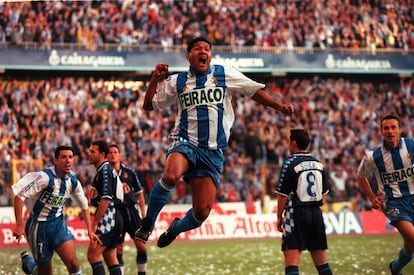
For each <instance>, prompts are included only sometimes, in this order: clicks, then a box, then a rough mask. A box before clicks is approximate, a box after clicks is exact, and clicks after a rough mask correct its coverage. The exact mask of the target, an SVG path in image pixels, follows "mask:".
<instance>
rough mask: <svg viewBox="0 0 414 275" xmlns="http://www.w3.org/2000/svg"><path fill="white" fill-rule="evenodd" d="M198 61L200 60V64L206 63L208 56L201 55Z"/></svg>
mask: <svg viewBox="0 0 414 275" xmlns="http://www.w3.org/2000/svg"><path fill="white" fill-rule="evenodd" d="M198 62H200V64H206V62H207V58H206V57H205V56H201V57H200V58H199V59H198Z"/></svg>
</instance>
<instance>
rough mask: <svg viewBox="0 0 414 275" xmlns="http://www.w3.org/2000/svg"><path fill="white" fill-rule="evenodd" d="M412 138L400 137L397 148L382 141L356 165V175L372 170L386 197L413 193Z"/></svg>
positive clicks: (413, 144) (413, 151)
mask: <svg viewBox="0 0 414 275" xmlns="http://www.w3.org/2000/svg"><path fill="white" fill-rule="evenodd" d="M413 164H414V139H413V138H401V139H400V143H399V145H398V147H397V148H394V149H393V148H390V147H389V146H388V145H386V144H385V143H383V144H382V145H381V146H378V147H377V148H376V149H375V150H373V151H370V152H369V153H367V155H366V156H365V158H364V159H363V160H362V161H361V164H360V165H359V167H358V176H359V177H361V178H366V177H368V176H369V175H370V173H372V172H374V175H375V177H376V180H377V182H378V188H379V191H380V192H382V193H383V192H385V194H386V195H387V197H388V198H401V197H405V196H410V195H413V194H414V165H413Z"/></svg>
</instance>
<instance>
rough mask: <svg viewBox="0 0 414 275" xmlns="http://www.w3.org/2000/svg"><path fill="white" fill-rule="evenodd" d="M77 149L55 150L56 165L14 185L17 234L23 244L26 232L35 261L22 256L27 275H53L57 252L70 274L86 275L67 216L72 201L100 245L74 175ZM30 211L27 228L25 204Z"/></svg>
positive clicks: (15, 232) (90, 236)
mask: <svg viewBox="0 0 414 275" xmlns="http://www.w3.org/2000/svg"><path fill="white" fill-rule="evenodd" d="M72 165H73V149H72V147H70V146H65V145H61V146H58V147H57V148H56V150H55V166H53V167H48V168H45V169H43V170H41V171H37V172H30V173H28V174H26V175H25V176H24V177H22V178H21V179H20V180H19V181H18V182H17V183H16V184H14V185H13V186H12V190H13V193H14V195H15V196H14V198H13V207H14V213H15V217H16V228H15V229H14V231H13V235H14V236H15V237H16V238H17V240H18V241H20V239H21V237H22V236H23V234H24V233H26V237H27V241H28V243H29V246H30V249H31V251H32V254H33V257H34V260H33V258H32V257H31V256H29V255H28V254H27V253H26V252H23V253H22V260H23V271H24V272H25V273H26V274H52V273H53V268H52V256H53V251H56V253H58V255H59V256H60V258H61V259H62V261H63V262H64V264H65V265H66V268H67V269H68V272H69V273H70V274H82V272H81V271H80V269H79V263H78V260H77V258H76V254H75V246H74V243H73V239H74V237H73V235H72V233H71V232H70V231H69V229H68V227H67V225H66V221H65V215H64V205H65V202H66V201H67V199H68V198H70V199H71V200H72V201H73V202H74V203H75V204H78V205H79V206H80V208H81V210H82V212H81V213H82V215H83V220H84V221H85V224H86V228H87V230H88V236H89V238H90V241H91V242H94V243H100V240H99V237H98V236H97V235H95V234H94V232H93V230H92V226H91V222H90V214H89V207H88V200H87V198H86V196H85V194H84V192H83V187H82V184H81V183H80V181H79V180H78V179H77V178H76V177H75V175H74V174H73V172H71V169H72ZM24 204H25V206H26V209H27V211H28V212H29V218H28V219H27V221H26V226H25V227H24V222H23V215H22V213H23V205H24Z"/></svg>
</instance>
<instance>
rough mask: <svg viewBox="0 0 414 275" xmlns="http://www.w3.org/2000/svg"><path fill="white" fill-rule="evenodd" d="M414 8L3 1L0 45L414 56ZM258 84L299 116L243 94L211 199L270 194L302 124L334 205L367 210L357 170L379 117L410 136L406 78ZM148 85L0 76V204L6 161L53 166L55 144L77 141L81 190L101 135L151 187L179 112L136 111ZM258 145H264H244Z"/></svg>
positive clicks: (95, 77)
mask: <svg viewBox="0 0 414 275" xmlns="http://www.w3.org/2000/svg"><path fill="white" fill-rule="evenodd" d="M410 3H411V2H410V1H398V3H394V2H389V3H388V2H386V1H348V2H345V3H343V2H342V1H319V0H318V1H309V2H308V1H220V0H217V1H208V2H207V8H206V7H205V6H204V5H205V4H206V2H204V1H85V2H81V1H47V2H46V1H32V2H7V1H5V2H2V3H1V4H0V45H5V46H7V47H18V46H27V45H29V46H30V47H34V48H50V47H53V46H56V45H61V46H64V47H70V46H71V45H78V46H80V47H84V48H86V49H89V50H96V49H98V48H103V49H104V48H105V47H108V45H116V46H119V45H120V46H136V47H139V46H140V45H161V46H181V45H184V44H185V43H186V41H187V40H188V39H189V38H190V37H192V36H195V35H204V36H206V37H208V38H209V39H210V40H211V41H212V42H213V44H214V45H217V46H241V47H250V46H257V47H260V48H268V47H282V48H288V49H293V48H298V47H300V48H305V49H310V48H314V49H315V48H317V49H319V50H326V49H334V48H350V49H356V50H358V49H369V50H375V49H398V50H402V51H408V50H411V49H414V25H413V10H412V9H411V6H410V5H411V4H410ZM247 22H250V23H247ZM304 22H307V24H304ZM254 78H255V79H256V80H258V81H262V82H266V84H267V89H268V92H269V93H271V94H272V95H273V96H275V97H280V98H281V100H283V101H285V100H286V101H287V100H291V101H293V102H294V103H295V107H296V109H297V110H298V113H297V114H296V116H295V117H294V121H291V120H287V119H285V118H283V117H282V116H279V114H277V113H276V112H273V111H269V110H268V109H264V108H263V107H261V106H256V105H254V104H252V103H251V102H249V101H247V100H246V101H245V100H243V98H238V99H236V100H235V102H237V105H236V108H235V112H236V122H235V126H234V128H233V134H232V137H231V140H230V144H229V148H228V149H227V153H226V165H225V171H224V172H223V178H222V183H223V184H222V188H221V189H220V190H219V192H218V196H217V200H218V201H229V200H231V201H233V200H241V201H245V200H246V198H247V197H249V198H250V197H253V199H254V200H258V199H260V198H262V195H263V193H267V194H270V195H271V194H272V188H273V186H272V185H273V184H274V180H275V175H274V174H272V173H268V174H266V175H265V177H266V182H267V184H266V185H267V188H266V189H263V188H262V183H261V177H262V175H261V170H260V167H261V165H262V164H269V165H278V164H281V163H282V161H283V159H284V158H285V157H286V156H287V154H288V151H287V146H286V143H285V142H286V139H285V138H286V135H287V131H288V129H289V127H290V126H291V125H296V126H298V125H301V126H303V127H306V128H309V129H312V139H313V143H312V148H311V149H312V152H313V153H314V154H315V155H316V156H317V157H318V158H319V159H321V160H322V161H323V162H324V164H325V165H326V166H327V167H328V170H329V171H330V173H331V176H332V177H331V179H332V184H333V189H332V192H331V195H330V200H331V201H344V200H345V201H349V200H353V201H354V202H355V204H354V205H355V206H356V207H357V209H367V208H369V207H370V205H369V201H368V200H366V199H365V198H364V195H363V194H362V193H361V192H360V189H359V187H358V184H357V182H356V179H355V177H354V172H355V169H356V167H357V165H358V163H359V160H360V159H361V156H362V154H363V153H364V152H363V150H364V148H366V147H367V145H368V147H371V148H372V147H373V146H374V145H376V144H377V143H378V142H379V140H377V135H376V132H377V130H378V129H376V125H377V123H376V122H377V120H378V117H377V116H378V114H381V113H384V112H385V111H386V112H395V113H398V114H400V115H401V116H402V118H403V121H404V123H405V125H404V129H405V130H406V132H405V134H406V135H407V136H413V134H414V133H413V132H412V129H413V126H414V125H413V124H414V122H413V121H412V120H411V119H410V117H411V116H412V115H413V112H414V101H413V100H412V93H413V90H414V83H413V78H412V77H398V76H392V77H387V79H384V78H383V77H382V76H373V75H363V76H360V77H358V76H355V75H336V76H334V75H312V76H309V75H300V74H299V75H289V76H285V77H275V78H273V79H267V78H264V79H261V76H260V74H259V75H255V77H254ZM147 81H148V78H145V77H144V78H143V79H140V80H136V79H130V78H128V77H122V76H112V77H111V78H107V76H106V75H100V74H93V73H88V74H86V73H84V74H83V75H80V74H71V73H70V72H66V73H53V74H50V75H48V76H45V75H39V74H37V75H35V74H34V75H31V76H30V77H28V76H27V75H20V74H18V73H8V74H4V75H2V76H0V90H1V91H2V96H1V98H0V118H1V120H0V152H1V156H2V158H0V169H1V170H2V173H1V175H2V178H0V205H11V194H10V188H9V185H10V184H11V182H12V174H11V168H12V160H13V159H42V160H43V163H44V164H45V165H50V164H51V163H52V161H53V160H52V159H48V158H47V156H52V155H53V154H52V151H53V150H54V148H55V146H56V145H57V144H60V143H69V144H72V145H73V146H74V148H75V150H76V152H77V153H76V157H77V160H76V163H75V169H76V172H77V174H78V177H79V178H80V179H81V181H82V182H83V183H84V184H85V186H86V188H87V185H88V184H89V183H90V181H91V177H92V175H93V174H94V169H93V167H91V166H90V165H89V164H88V160H87V156H86V150H87V148H88V146H89V142H90V141H91V140H92V139H95V138H98V137H100V138H105V139H108V140H114V139H116V141H117V142H118V144H121V145H122V148H121V149H122V151H123V152H124V155H125V156H126V157H127V163H129V164H130V165H135V167H134V168H135V169H136V170H137V171H138V173H139V175H140V178H141V180H142V182H143V184H144V185H145V188H146V189H147V190H150V189H151V187H152V184H153V181H154V179H156V178H157V177H158V176H159V173H160V172H161V171H162V169H163V162H164V157H165V155H164V154H165V150H166V148H167V146H168V142H167V140H166V136H167V133H168V132H169V127H170V125H171V123H172V121H171V116H172V115H173V114H174V110H170V112H168V113H151V114H149V113H145V112H143V111H142V109H141V105H142V102H141V100H142V93H144V92H145V87H146V84H147ZM396 103H398V104H396ZM258 114H260V115H258ZM252 141H255V142H252ZM256 141H259V144H260V146H256V147H253V148H252V146H249V145H252V144H257V143H258V142H256ZM21 172H24V171H21ZM184 189H185V188H184ZM234 191H236V194H234ZM171 200H172V202H177V203H179V202H188V197H187V196H186V195H185V190H184V191H183V190H182V188H180V191H179V192H178V191H177V194H175V195H174V196H172V197H171Z"/></svg>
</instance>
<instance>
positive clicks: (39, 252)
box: [25, 215, 74, 263]
mask: <svg viewBox="0 0 414 275" xmlns="http://www.w3.org/2000/svg"><path fill="white" fill-rule="evenodd" d="M25 231H26V236H27V239H28V241H29V244H30V250H31V251H32V254H33V257H34V258H35V259H36V261H37V262H41V263H44V262H48V261H50V260H51V259H52V256H53V251H54V250H55V249H56V248H58V247H59V246H60V245H62V244H63V243H65V242H67V241H71V240H73V239H74V238H73V235H72V233H71V232H70V231H69V229H68V227H67V226H66V221H65V217H64V216H63V215H61V216H60V217H58V218H56V219H53V220H51V221H44V222H39V221H35V220H34V219H33V218H32V217H30V218H29V219H28V220H27V222H26V227H25Z"/></svg>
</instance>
